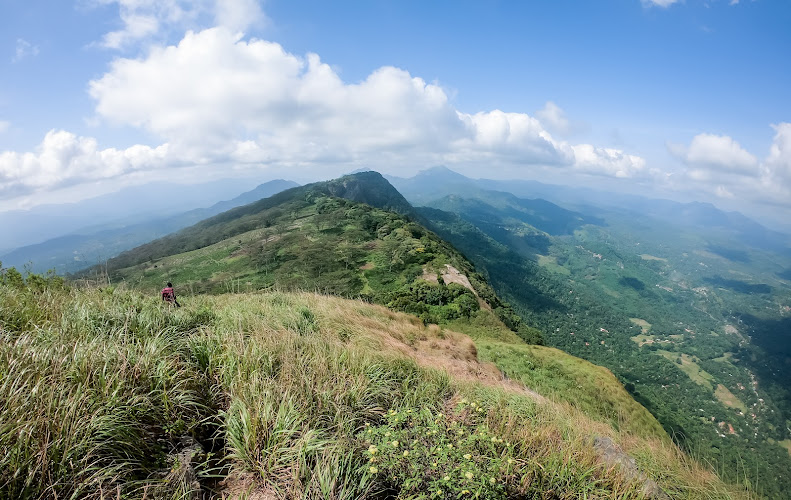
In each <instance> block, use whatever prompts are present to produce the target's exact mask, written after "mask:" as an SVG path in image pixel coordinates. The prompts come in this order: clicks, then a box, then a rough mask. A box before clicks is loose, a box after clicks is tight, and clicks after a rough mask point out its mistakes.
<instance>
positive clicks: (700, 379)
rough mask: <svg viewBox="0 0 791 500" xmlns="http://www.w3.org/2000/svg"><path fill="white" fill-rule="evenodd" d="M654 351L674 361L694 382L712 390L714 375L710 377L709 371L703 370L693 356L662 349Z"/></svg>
mask: <svg viewBox="0 0 791 500" xmlns="http://www.w3.org/2000/svg"><path fill="white" fill-rule="evenodd" d="M656 353H657V354H659V355H661V356H663V357H665V358H667V359H669V360H670V361H673V362H674V363H676V366H678V367H679V368H680V369H681V371H683V372H684V373H686V374H687V376H688V377H689V378H690V379H691V380H692V381H693V382H695V383H696V384H698V385H700V386H703V387H705V388H707V389H710V390H712V391H713V390H714V386H713V385H712V382H713V381H714V377H712V376H711V374H710V373H708V372H706V371H705V370H703V369H702V368H701V367H700V366H699V365H698V363H697V362H696V361H695V358H694V357H693V356H690V355H688V354H683V353H678V352H670V351H663V350H658V351H656Z"/></svg>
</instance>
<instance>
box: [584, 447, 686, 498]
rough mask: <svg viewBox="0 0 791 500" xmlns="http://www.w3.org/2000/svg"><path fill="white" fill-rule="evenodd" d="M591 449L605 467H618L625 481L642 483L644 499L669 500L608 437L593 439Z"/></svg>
mask: <svg viewBox="0 0 791 500" xmlns="http://www.w3.org/2000/svg"><path fill="white" fill-rule="evenodd" d="M593 449H594V450H595V451H596V455H598V457H599V459H600V460H601V462H602V463H604V464H605V465H607V467H620V469H621V472H623V474H624V476H626V478H627V479H630V480H635V481H640V482H642V483H643V487H642V488H641V490H642V493H643V495H645V497H646V498H648V499H652V500H670V496H669V495H668V494H667V493H665V492H664V490H663V489H662V488H660V487H659V485H658V484H657V483H656V481H654V480H653V479H651V478H649V477H648V476H647V475H645V473H644V472H642V471H641V470H640V469H639V468H638V467H637V462H635V460H634V458H632V457H630V456H629V455H628V454H627V453H626V452H625V451H623V450H622V449H621V447H620V446H618V445H617V444H615V442H613V440H612V439H610V438H608V437H596V438H594V439H593Z"/></svg>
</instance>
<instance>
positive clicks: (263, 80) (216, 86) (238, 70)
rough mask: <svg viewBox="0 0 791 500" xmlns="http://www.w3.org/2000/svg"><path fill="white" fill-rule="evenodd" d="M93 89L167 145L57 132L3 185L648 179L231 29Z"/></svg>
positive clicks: (602, 157)
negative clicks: (424, 172)
mask: <svg viewBox="0 0 791 500" xmlns="http://www.w3.org/2000/svg"><path fill="white" fill-rule="evenodd" d="M125 1H131V0H125ZM139 1H140V2H144V0H139ZM89 93H90V95H91V96H92V98H93V99H94V100H95V113H96V119H97V120H98V122H99V123H102V122H103V123H107V124H115V125H120V126H132V127H135V128H139V129H142V130H145V131H147V132H149V133H151V134H152V135H153V136H155V137H158V138H159V142H160V143H161V144H163V145H162V146H159V147H155V148H152V147H149V146H142V145H140V146H134V147H133V148H128V149H124V150H116V149H104V150H100V149H99V147H98V145H97V143H96V141H95V140H93V139H89V138H84V137H76V136H74V135H73V134H69V133H67V132H62V131H61V132H50V133H49V134H48V135H47V137H46V138H45V139H44V141H43V142H42V144H41V146H40V147H39V149H38V151H37V152H35V153H16V152H9V153H3V155H2V156H0V186H2V187H0V192H3V193H4V194H5V195H6V196H11V195H12V193H24V192H33V191H36V190H44V189H53V188H57V187H62V186H66V185H69V184H70V183H77V182H82V181H83V180H87V179H97V178H106V177H118V176H122V175H125V174H126V173H129V172H137V171H140V170H145V169H151V168H156V166H157V165H167V166H169V167H170V168H174V167H179V166H186V165H206V166H207V168H212V166H216V165H223V166H239V167H242V166H244V165H250V166H254V167H255V168H261V167H262V166H263V167H274V168H303V167H317V168H318V167H321V168H324V169H325V171H327V168H331V166H332V165H337V171H344V170H348V169H349V167H351V166H354V165H360V166H365V167H369V168H385V169H386V168H390V167H392V166H397V165H426V164H440V163H441V164H447V165H473V164H479V162H485V164H486V165H487V166H498V165H507V166H510V167H523V166H539V167H542V168H543V167H546V168H556V169H568V170H569V171H576V172H579V173H583V174H586V175H604V176H612V177H621V178H622V177H636V176H640V175H643V173H644V166H645V161H644V160H643V159H642V158H640V157H637V156H634V155H630V154H627V153H625V152H623V151H621V150H617V149H608V148H601V147H596V146H593V145H588V144H581V145H575V144H569V143H568V142H566V141H563V140H559V139H557V138H555V137H553V135H552V134H551V133H550V132H549V131H548V130H547V129H546V128H545V125H544V123H543V122H542V121H541V120H540V119H539V118H537V117H534V116H530V115H528V114H526V113H513V112H504V111H500V110H494V111H485V112H478V113H464V112H461V111H459V110H457V109H456V108H455V107H454V106H453V105H452V103H451V102H450V100H449V98H448V95H447V93H446V92H445V90H444V89H443V88H442V87H441V86H439V85H438V84H435V83H428V82H426V81H425V80H423V79H421V78H419V77H416V76H413V75H411V74H409V73H408V72H407V71H405V70H403V69H399V68H394V67H389V66H385V67H382V68H379V69H376V70H375V71H373V72H372V73H371V74H369V75H368V76H367V77H366V78H365V79H363V80H362V81H359V82H353V83H349V82H344V81H343V80H342V79H341V78H340V76H339V75H338V73H337V72H336V71H335V70H334V69H333V68H332V67H330V66H329V65H328V64H326V63H324V62H322V61H321V59H320V58H319V56H318V55H316V54H308V55H307V56H305V57H299V56H296V55H293V54H290V53H288V52H286V51H285V50H284V49H283V47H281V46H280V45H279V44H277V43H273V42H269V41H264V40H258V39H246V38H244V37H243V36H242V35H241V34H239V33H237V32H234V31H232V30H230V29H228V28H224V27H216V28H211V29H207V30H203V31H200V32H188V33H187V34H186V35H185V36H184V37H183V39H182V40H181V41H180V42H179V43H178V44H176V45H169V46H154V47H152V48H150V49H149V50H148V51H147V52H146V55H145V56H144V57H141V58H137V59H132V58H118V59H116V60H114V61H113V62H112V63H111V65H110V68H109V70H108V71H107V73H106V74H104V75H103V76H102V77H100V78H98V79H96V80H93V81H91V82H90V83H89ZM545 120H546V118H545Z"/></svg>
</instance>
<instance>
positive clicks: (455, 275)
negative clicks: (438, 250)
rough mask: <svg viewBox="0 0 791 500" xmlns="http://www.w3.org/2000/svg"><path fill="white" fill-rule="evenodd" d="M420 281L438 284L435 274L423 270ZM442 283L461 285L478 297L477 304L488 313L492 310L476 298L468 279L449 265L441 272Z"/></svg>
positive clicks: (484, 302) (480, 299) (483, 301)
mask: <svg viewBox="0 0 791 500" xmlns="http://www.w3.org/2000/svg"><path fill="white" fill-rule="evenodd" d="M420 278H421V279H423V280H425V281H428V282H430V283H439V276H438V274H437V273H433V272H431V271H429V270H428V269H426V268H425V267H424V268H423V275H422V276H421V277H420ZM442 282H443V283H445V284H446V285H449V284H451V283H456V284H457V285H461V286H463V287H464V288H466V289H468V290H470V291H471V292H472V293H474V294H475V296H476V297H478V304H480V306H481V307H482V308H484V309H486V310H488V311H491V310H492V307H491V306H490V305H489V304H487V303H486V301H485V300H483V299H482V298H481V297H480V296H478V292H476V291H475V288H473V286H472V283H470V279H469V278H468V277H467V276H466V275H465V274H464V273H462V272H461V271H459V270H458V269H456V268H455V267H453V266H451V265H450V264H445V271H443V272H442Z"/></svg>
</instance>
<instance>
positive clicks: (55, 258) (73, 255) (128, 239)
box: [0, 179, 298, 274]
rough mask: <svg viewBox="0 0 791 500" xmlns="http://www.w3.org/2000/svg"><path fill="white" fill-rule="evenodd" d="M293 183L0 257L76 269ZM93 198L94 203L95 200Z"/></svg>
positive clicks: (84, 231)
mask: <svg viewBox="0 0 791 500" xmlns="http://www.w3.org/2000/svg"><path fill="white" fill-rule="evenodd" d="M297 185H298V184H296V183H295V182H292V181H284V180H280V179H278V180H273V181H269V182H266V183H264V184H261V185H259V186H257V187H256V188H255V189H252V190H250V191H247V192H245V193H242V194H241V195H239V196H237V197H235V198H233V199H231V200H226V201H220V202H217V203H215V204H214V205H212V206H211V207H208V208H197V209H194V210H190V211H187V212H183V213H176V214H173V215H164V214H166V213H168V212H170V211H171V210H168V209H163V210H162V211H161V212H158V213H157V215H154V216H151V218H150V219H147V220H143V221H142V222H137V223H132V224H127V223H126V222H123V221H114V222H112V223H106V224H101V225H94V226H92V227H86V228H81V229H79V230H78V234H68V235H65V236H59V237H56V238H52V239H49V240H46V241H44V242H42V243H37V244H34V245H27V246H24V247H21V248H18V249H16V250H13V251H11V252H8V253H5V254H3V255H2V256H0V261H2V262H3V263H4V264H6V265H8V266H15V267H19V268H22V267H23V266H29V267H30V269H31V270H32V271H34V272H44V271H46V270H49V269H55V270H56V271H57V272H59V273H61V274H62V273H71V272H76V271H79V270H80V269H84V268H86V267H89V266H92V265H95V264H97V263H100V262H104V261H105V260H107V259H108V258H111V257H114V256H116V255H118V254H119V253H120V252H122V251H124V250H128V249H130V248H133V247H135V246H137V245H140V244H142V243H145V242H148V241H151V240H153V239H156V238H159V237H161V236H164V235H166V234H169V233H172V232H173V231H177V230H179V229H181V228H184V227H187V226H189V225H192V224H194V223H196V222H198V221H200V220H203V219H205V218H207V217H210V216H212V215H216V214H218V213H220V212H224V211H226V210H228V209H231V208H233V207H237V206H240V205H245V204H248V203H251V202H253V201H255V200H259V199H262V198H266V197H269V196H271V195H273V194H275V193H278V192H280V191H283V190H285V189H288V188H291V187H294V186H297ZM94 202H95V203H96V201H95V200H94ZM165 206H167V204H166V205H165ZM138 219H144V216H143V215H142V214H141V215H139V216H137V217H136V218H135V220H138Z"/></svg>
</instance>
